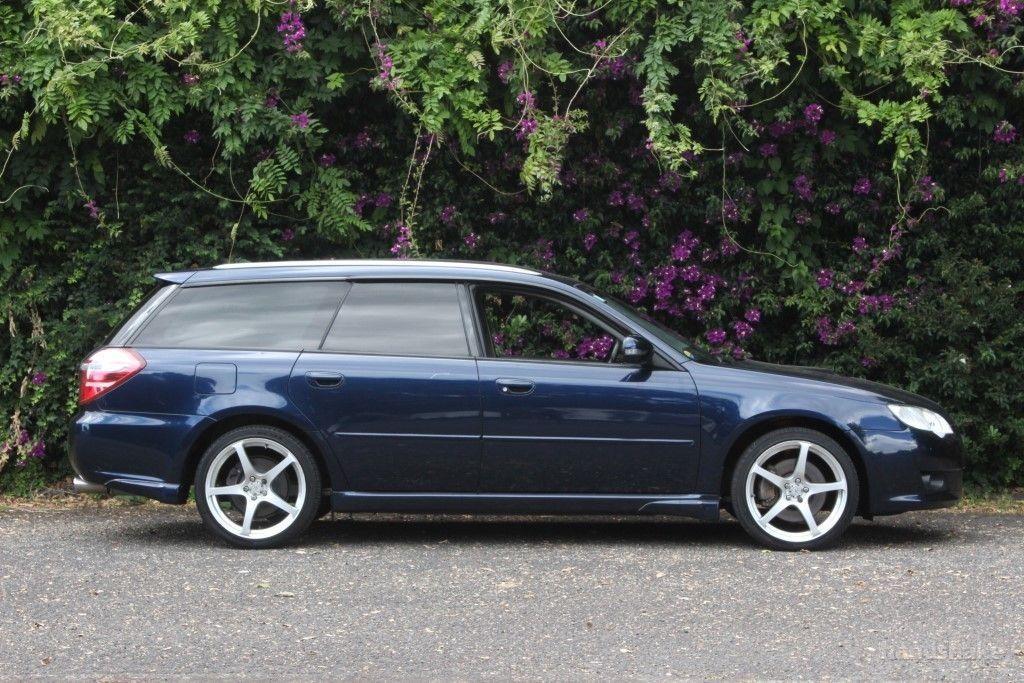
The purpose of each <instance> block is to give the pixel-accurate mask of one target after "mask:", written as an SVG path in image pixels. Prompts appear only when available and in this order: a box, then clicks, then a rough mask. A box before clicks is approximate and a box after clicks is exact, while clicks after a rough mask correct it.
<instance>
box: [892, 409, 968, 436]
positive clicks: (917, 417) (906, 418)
mask: <svg viewBox="0 0 1024 683" xmlns="http://www.w3.org/2000/svg"><path fill="white" fill-rule="evenodd" d="M889 410H891V411H892V414H893V415H895V416H896V419H897V420H899V421H900V422H902V423H903V424H905V425H906V426H908V427H913V428H914V429H921V430H924V431H926V432H931V433H933V434H935V435H936V436H947V435H949V434H952V433H953V428H952V427H950V426H949V423H948V422H946V418H944V417H942V416H941V415H939V414H938V413H936V412H935V411H934V410H928V409H927V408H918V407H917V406H901V405H890V406H889Z"/></svg>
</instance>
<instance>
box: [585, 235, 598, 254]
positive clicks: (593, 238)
mask: <svg viewBox="0 0 1024 683" xmlns="http://www.w3.org/2000/svg"><path fill="white" fill-rule="evenodd" d="M596 244H597V235H595V234H594V233H592V232H588V233H587V234H586V235H584V237H583V248H584V249H586V250H587V251H590V250H591V249H593V248H594V245H596Z"/></svg>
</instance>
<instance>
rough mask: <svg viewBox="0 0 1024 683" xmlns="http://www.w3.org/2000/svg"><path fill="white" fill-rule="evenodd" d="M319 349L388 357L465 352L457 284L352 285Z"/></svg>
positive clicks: (467, 348)
mask: <svg viewBox="0 0 1024 683" xmlns="http://www.w3.org/2000/svg"><path fill="white" fill-rule="evenodd" d="M323 350H324V351H331V352H334V353H355V354H359V353H368V354H383V355H392V356H441V357H462V356H468V355H469V345H468V342H467V340H466V328H465V324H464V323H463V319H462V310H461V307H460V305H459V294H458V286H457V285H455V284H452V283H441V282H377V283H363V282H359V283H355V284H353V285H352V291H351V292H349V294H348V296H346V297H345V303H344V305H343V306H342V307H341V311H339V313H338V318H337V319H336V320H335V321H334V325H333V326H332V327H331V331H330V332H329V333H328V335H327V338H326V340H325V341H324V346H323Z"/></svg>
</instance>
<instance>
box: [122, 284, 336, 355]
mask: <svg viewBox="0 0 1024 683" xmlns="http://www.w3.org/2000/svg"><path fill="white" fill-rule="evenodd" d="M348 288H349V285H348V283H345V282H272V283H261V284H241V285H211V286H205V287H184V288H181V289H179V290H178V292H177V293H176V294H175V295H174V296H173V298H171V300H170V301H169V302H167V304H166V305H165V306H164V307H163V308H161V309H160V310H159V311H158V312H157V313H156V315H155V316H153V318H152V320H150V321H149V322H148V323H146V325H145V326H144V327H143V328H142V331H141V332H140V333H139V335H138V336H137V337H136V338H135V340H134V342H133V345H135V346H158V347H172V348H173V347H178V348H203V349H266V350H274V351H298V350H301V349H315V348H317V347H318V346H320V341H321V339H322V338H323V336H324V334H325V333H326V331H327V326H328V325H330V323H331V320H332V319H333V318H334V314H335V313H336V312H337V310H338V305H339V304H340V303H341V298H342V296H343V295H344V293H345V292H346V291H348Z"/></svg>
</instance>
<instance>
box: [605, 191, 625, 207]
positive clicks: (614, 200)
mask: <svg viewBox="0 0 1024 683" xmlns="http://www.w3.org/2000/svg"><path fill="white" fill-rule="evenodd" d="M625 202H626V200H625V198H624V197H623V196H622V193H621V192H619V191H618V190H612V191H611V192H610V193H609V194H608V206H622V205H623V204H624V203H625Z"/></svg>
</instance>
